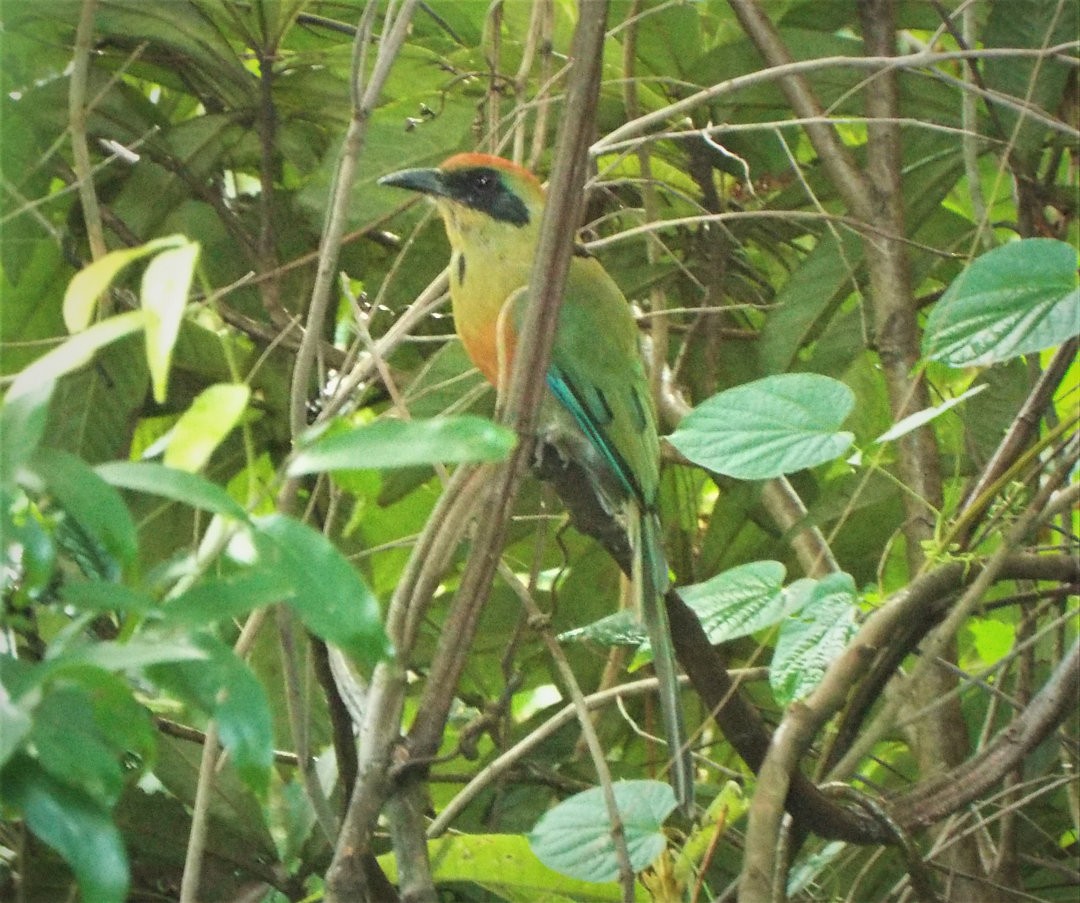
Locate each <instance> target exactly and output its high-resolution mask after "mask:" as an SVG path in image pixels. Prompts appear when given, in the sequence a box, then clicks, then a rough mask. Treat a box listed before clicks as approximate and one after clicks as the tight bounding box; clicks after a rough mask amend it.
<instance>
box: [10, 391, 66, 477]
mask: <svg viewBox="0 0 1080 903" xmlns="http://www.w3.org/2000/svg"><path fill="white" fill-rule="evenodd" d="M53 385H54V383H52V382H43V383H41V384H39V385H37V386H34V387H32V388H31V389H30V391H27V392H23V393H22V394H21V395H15V396H14V397H12V395H11V394H10V393H9V395H8V397H7V398H5V399H4V404H3V406H0V483H3V484H10V483H11V482H13V481H14V479H15V473H16V472H17V471H18V469H19V468H20V467H22V465H23V464H25V463H26V461H27V459H29V457H30V456H31V455H32V454H33V453H34V450H35V449H36V448H37V447H38V445H39V444H40V443H41V437H42V436H44V435H45V424H46V423H47V421H48V414H49V399H50V398H51V397H52V390H53Z"/></svg>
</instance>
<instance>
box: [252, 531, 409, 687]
mask: <svg viewBox="0 0 1080 903" xmlns="http://www.w3.org/2000/svg"><path fill="white" fill-rule="evenodd" d="M255 546H256V548H257V549H258V551H259V559H260V562H261V564H262V565H263V566H266V567H273V568H276V569H277V570H278V571H279V573H280V574H281V575H283V576H284V577H285V578H286V579H288V581H289V582H290V583H291V584H292V589H293V596H292V598H291V599H290V600H287V603H288V605H289V606H290V607H291V608H292V609H293V610H294V611H295V612H296V614H297V615H298V616H299V618H300V620H301V621H303V622H304V624H305V626H307V628H308V629H309V630H310V631H311V632H312V633H314V634H315V635H316V636H318V637H320V638H322V639H324V640H326V641H327V642H328V643H333V644H334V645H335V646H339V647H341V648H342V649H343V650H344V651H345V652H347V653H348V654H349V655H351V656H353V657H354V658H355V659H357V660H358V661H360V662H362V663H363V664H365V665H367V666H368V667H374V666H375V665H376V664H377V663H378V662H379V661H380V660H382V659H383V658H385V657H386V656H388V655H389V654H390V653H391V649H390V641H389V640H388V639H387V636H386V631H385V630H384V629H383V625H382V615H381V612H380V611H379V603H378V601H377V600H376V599H375V596H374V594H373V593H372V592H371V590H370V589H368V586H367V584H366V583H365V582H364V581H363V580H361V579H360V575H359V574H358V573H357V571H356V569H355V568H354V567H353V566H352V565H351V564H349V562H348V561H347V560H346V559H345V557H344V556H343V555H342V554H341V553H340V552H339V551H338V550H337V549H336V548H335V547H334V544H333V543H332V542H330V540H329V539H327V538H326V537H325V536H323V535H322V533H319V532H318V531H317V530H313V529H312V528H311V527H309V526H307V524H303V523H301V522H300V521H298V520H294V519H293V518H290V517H286V516H284V515H281V514H271V515H267V516H266V517H261V518H258V519H257V520H256V521H255Z"/></svg>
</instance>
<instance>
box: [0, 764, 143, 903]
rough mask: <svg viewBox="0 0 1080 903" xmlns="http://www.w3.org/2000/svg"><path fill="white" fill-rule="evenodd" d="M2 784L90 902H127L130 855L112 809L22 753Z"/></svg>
mask: <svg viewBox="0 0 1080 903" xmlns="http://www.w3.org/2000/svg"><path fill="white" fill-rule="evenodd" d="M0 786H2V787H3V797H4V801H5V802H6V803H7V805H9V806H12V807H14V808H15V810H16V811H17V812H21V813H22V816H23V818H24V819H25V821H26V824H27V827H29V828H30V830H31V831H33V832H34V834H35V835H36V836H37V837H39V838H40V839H41V840H43V841H44V842H45V843H47V844H48V845H49V846H51V847H52V848H53V849H54V850H56V852H58V853H59V854H60V855H61V856H62V857H63V858H64V861H65V862H67V864H68V865H69V866H71V870H72V871H73V872H74V873H75V878H76V879H77V880H78V882H79V889H80V890H81V891H82V897H83V900H84V901H86V903H124V900H125V899H126V898H127V890H128V865H127V854H126V853H125V851H124V842H123V840H122V838H121V836H120V832H119V831H118V830H117V829H116V825H115V824H113V820H112V818H111V817H110V815H109V812H108V810H107V809H105V808H104V807H103V806H101V804H100V803H97V802H95V801H94V800H93V799H92V798H91V797H90V796H88V795H87V794H86V793H84V792H82V791H81V790H79V789H77V788H75V787H71V786H69V785H68V784H65V783H61V782H60V781H58V780H57V779H56V778H54V777H52V776H51V775H49V774H48V773H47V772H46V771H45V770H44V769H42V767H41V766H40V765H38V764H37V763H36V762H35V761H34V760H33V759H31V758H29V757H28V756H24V755H21V754H20V755H17V756H15V757H14V758H13V759H12V760H11V761H10V762H9V763H8V764H7V766H6V767H5V768H4V769H3V771H2V772H0Z"/></svg>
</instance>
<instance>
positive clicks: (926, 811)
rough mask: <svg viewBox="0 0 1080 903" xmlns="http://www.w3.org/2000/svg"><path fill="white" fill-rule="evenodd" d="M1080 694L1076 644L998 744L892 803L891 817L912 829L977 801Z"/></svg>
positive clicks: (1061, 717) (1064, 714) (1059, 719)
mask: <svg viewBox="0 0 1080 903" xmlns="http://www.w3.org/2000/svg"><path fill="white" fill-rule="evenodd" d="M1078 694H1080V643H1078V644H1076V645H1075V646H1073V648H1072V651H1071V652H1070V653H1069V654H1068V655H1067V656H1066V657H1065V659H1064V660H1062V662H1061V663H1060V664H1059V665H1058V668H1057V670H1056V671H1055V672H1054V674H1053V676H1052V677H1051V678H1050V680H1048V681H1047V682H1046V684H1045V685H1044V686H1043V688H1042V689H1041V690H1040V691H1039V692H1038V693H1037V694H1036V695H1035V698H1034V699H1032V700H1031V704H1030V705H1029V706H1028V707H1027V708H1026V709H1024V711H1023V713H1022V714H1021V715H1020V716H1019V717H1017V718H1016V719H1015V720H1014V721H1013V722H1012V723H1011V724H1010V725H1009V726H1008V727H1007V728H1006V729H1005V730H1003V731H1002V732H1001V733H1000V734H998V735H997V737H995V738H994V740H993V742H991V743H990V744H988V745H987V746H986V747H984V748H983V750H982V752H980V753H979V754H978V755H977V756H974V757H973V758H971V759H969V760H968V761H966V762H964V764H963V765H960V766H959V767H957V768H954V769H952V770H951V771H949V772H948V773H947V774H943V775H939V776H938V777H937V778H935V779H934V780H933V781H928V782H925V783H923V784H920V785H919V786H918V787H916V788H914V789H913V790H911V791H909V792H907V793H905V794H903V795H902V796H900V797H897V798H896V799H895V800H893V802H892V805H891V806H890V807H889V809H890V812H891V814H892V816H893V817H894V818H895V819H896V821H898V822H899V823H900V824H902V825H903V826H904V827H905V828H907V829H908V830H913V829H918V828H925V827H927V826H928V825H932V824H934V822H936V821H939V820H940V819H942V818H945V817H946V816H947V815H950V814H951V813H953V812H956V811H957V810H958V809H960V808H961V807H963V806H966V805H967V804H968V803H970V802H972V801H974V800H976V799H978V798H979V797H980V796H981V795H982V794H983V793H985V792H986V791H987V790H989V789H990V788H991V787H993V786H994V785H995V784H997V783H999V782H1000V781H1001V780H1002V778H1003V777H1004V776H1005V775H1006V774H1007V773H1008V772H1009V771H1011V770H1012V769H1013V768H1016V767H1017V766H1018V765H1020V764H1021V762H1023V760H1024V757H1025V756H1027V754H1028V753H1030V752H1031V751H1032V750H1033V749H1035V747H1036V746H1038V745H1039V744H1040V743H1042V742H1043V740H1045V739H1046V738H1047V737H1048V736H1049V735H1050V732H1051V731H1053V730H1054V729H1055V728H1056V727H1057V726H1058V725H1059V724H1061V722H1062V721H1063V720H1064V719H1065V718H1067V717H1068V716H1069V714H1070V713H1071V712H1072V711H1073V710H1074V708H1075V706H1076V699H1077V695H1078Z"/></svg>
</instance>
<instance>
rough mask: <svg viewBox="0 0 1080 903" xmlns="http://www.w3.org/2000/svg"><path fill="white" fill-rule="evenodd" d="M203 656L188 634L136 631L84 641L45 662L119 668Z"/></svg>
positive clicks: (51, 665) (62, 667) (54, 667)
mask: <svg viewBox="0 0 1080 903" xmlns="http://www.w3.org/2000/svg"><path fill="white" fill-rule="evenodd" d="M205 658H206V652H205V650H203V649H202V648H201V647H200V646H199V645H198V644H197V643H195V642H194V641H193V640H191V639H190V638H189V637H184V636H179V637H177V636H150V635H146V636H142V635H140V636H138V637H136V638H135V639H133V640H128V641H127V642H126V643H121V642H116V641H114V640H105V641H102V642H97V643H88V644H86V645H85V646H78V647H76V648H74V649H70V650H65V651H64V652H63V653H62V654H60V655H57V656H56V657H53V658H49V659H46V663H47V664H48V666H49V668H50V670H53V671H63V670H66V669H68V668H73V667H74V668H82V667H85V666H86V665H91V666H93V667H95V668H102V669H103V670H106V671H116V672H119V671H138V670H139V669H141V668H147V667H150V666H152V665H160V664H163V663H169V664H172V663H176V662H197V663H201V662H202V661H203V660H204V659H205Z"/></svg>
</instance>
